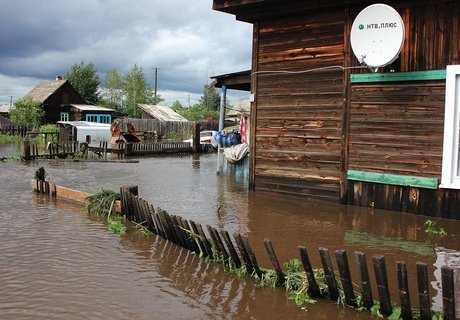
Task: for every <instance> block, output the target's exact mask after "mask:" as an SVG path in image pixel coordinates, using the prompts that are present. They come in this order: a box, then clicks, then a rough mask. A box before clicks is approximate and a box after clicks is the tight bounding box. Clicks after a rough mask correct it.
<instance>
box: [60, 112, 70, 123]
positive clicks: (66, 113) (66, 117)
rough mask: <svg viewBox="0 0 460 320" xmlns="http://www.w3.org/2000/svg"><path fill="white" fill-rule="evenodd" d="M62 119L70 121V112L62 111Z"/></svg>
mask: <svg viewBox="0 0 460 320" xmlns="http://www.w3.org/2000/svg"><path fill="white" fill-rule="evenodd" d="M60 118H61V121H69V112H61V116H60Z"/></svg>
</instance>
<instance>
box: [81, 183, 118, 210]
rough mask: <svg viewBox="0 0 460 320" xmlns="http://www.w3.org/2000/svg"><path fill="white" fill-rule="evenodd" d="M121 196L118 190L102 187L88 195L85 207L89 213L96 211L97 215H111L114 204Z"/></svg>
mask: <svg viewBox="0 0 460 320" xmlns="http://www.w3.org/2000/svg"><path fill="white" fill-rule="evenodd" d="M119 198H120V194H119V193H118V192H116V191H112V190H107V189H101V190H100V191H98V192H96V193H93V194H91V195H89V196H88V197H86V199H85V208H86V210H87V212H88V213H90V212H94V213H96V215H97V216H109V215H110V213H111V212H112V209H113V205H114V203H115V201H116V200H118V199H119Z"/></svg>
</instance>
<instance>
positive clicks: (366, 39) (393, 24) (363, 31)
mask: <svg viewBox="0 0 460 320" xmlns="http://www.w3.org/2000/svg"><path fill="white" fill-rule="evenodd" d="M404 39H405V29H404V22H403V20H402V18H401V16H400V15H399V13H398V12H397V11H396V10H395V9H393V8H392V7H390V6H388V5H386V4H381V3H377V4H373V5H370V6H368V7H366V8H364V9H363V10H362V11H361V12H360V13H359V14H358V16H357V17H356V19H355V20H354V21H353V25H352V26H351V33H350V42H351V48H352V50H353V53H354V55H355V56H356V58H357V59H358V61H359V63H361V64H362V65H365V66H367V67H368V68H369V69H371V70H372V71H373V72H377V70H378V69H379V68H381V67H385V66H387V65H389V64H391V63H392V62H393V61H395V60H396V59H397V58H398V56H399V53H400V52H401V49H402V47H403V45H404Z"/></svg>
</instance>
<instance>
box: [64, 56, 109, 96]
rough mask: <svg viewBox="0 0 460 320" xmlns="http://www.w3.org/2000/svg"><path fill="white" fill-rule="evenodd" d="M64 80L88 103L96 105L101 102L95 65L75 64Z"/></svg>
mask: <svg viewBox="0 0 460 320" xmlns="http://www.w3.org/2000/svg"><path fill="white" fill-rule="evenodd" d="M64 79H66V80H68V81H69V82H70V84H71V85H72V87H74V88H75V90H77V92H78V93H79V94H80V95H81V96H82V97H83V99H85V100H86V101H90V102H92V103H94V104H97V103H98V102H99V99H100V98H99V93H98V90H99V85H100V81H99V76H98V75H97V71H96V68H95V67H94V64H92V63H88V64H86V63H85V62H83V61H82V62H80V64H74V65H73V66H72V67H71V68H70V71H68V72H67V73H65V74H64Z"/></svg>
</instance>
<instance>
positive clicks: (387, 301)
mask: <svg viewBox="0 0 460 320" xmlns="http://www.w3.org/2000/svg"><path fill="white" fill-rule="evenodd" d="M372 262H373V264H374V272H375V280H376V281H377V291H378V293H379V299H380V312H381V313H382V314H383V315H385V316H389V315H390V314H391V313H392V312H393V307H392V305H391V298H390V290H389V287H388V276H387V269H386V265H385V257H384V256H382V255H374V256H373V257H372Z"/></svg>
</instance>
